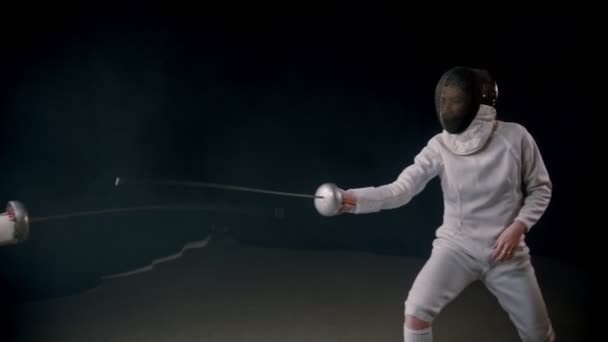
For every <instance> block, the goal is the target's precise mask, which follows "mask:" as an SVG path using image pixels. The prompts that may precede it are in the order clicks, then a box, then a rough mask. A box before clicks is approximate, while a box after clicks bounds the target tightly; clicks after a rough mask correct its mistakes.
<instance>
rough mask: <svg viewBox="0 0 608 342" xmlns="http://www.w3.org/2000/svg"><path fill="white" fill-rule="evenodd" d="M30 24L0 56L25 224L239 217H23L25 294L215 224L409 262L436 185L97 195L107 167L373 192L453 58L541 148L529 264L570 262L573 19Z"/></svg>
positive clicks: (108, 180) (5, 126)
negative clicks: (544, 194) (331, 193)
mask: <svg viewBox="0 0 608 342" xmlns="http://www.w3.org/2000/svg"><path fill="white" fill-rule="evenodd" d="M40 13H41V14H38V15H34V16H33V17H30V18H29V20H28V21H27V24H24V25H22V26H21V28H20V30H18V31H19V32H17V33H16V34H15V35H12V36H11V37H10V38H9V39H8V41H7V42H6V46H7V49H6V53H5V54H4V55H3V56H2V59H1V62H2V64H1V68H2V69H1V70H2V75H3V76H2V78H1V83H0V87H1V89H2V90H3V91H2V98H1V100H2V102H1V103H0V113H1V115H2V119H1V120H2V121H1V127H2V133H1V134H0V142H1V143H2V146H3V147H4V151H3V153H2V157H1V158H2V177H1V179H0V189H2V192H1V193H0V200H3V201H4V202H7V201H8V200H13V199H17V200H21V201H23V202H24V203H25V204H26V205H27V206H28V209H29V210H30V215H31V216H33V217H37V216H44V215H50V214H58V213H67V212H73V211H82V210H96V209H104V208H113V207H119V206H133V205H144V204H158V203H207V204H218V203H219V204H222V205H227V206H230V207H231V208H232V209H233V210H250V211H254V212H256V213H257V216H255V215H254V216H255V217H249V216H247V215H245V214H239V213H234V212H232V213H218V212H213V211H202V212H192V211H188V212H182V211H180V212H179V213H176V212H150V213H137V214H133V215H130V214H120V215H109V216H89V217H86V218H79V219H72V220H65V221H56V222H48V223H40V224H33V225H32V236H31V238H30V240H29V241H28V242H27V243H24V244H22V245H19V246H13V247H5V248H3V249H2V250H0V260H2V263H3V265H2V267H3V269H2V271H3V272H5V274H8V273H17V274H19V277H21V278H18V279H26V280H27V281H24V282H21V283H19V282H17V283H15V284H13V286H15V287H28V286H29V287H33V288H39V290H40V291H42V290H41V288H42V287H43V286H41V285H40V281H41V280H40V279H47V277H53V278H54V279H60V280H57V283H56V285H57V288H59V289H61V291H63V290H65V288H66V287H68V288H69V287H70V284H71V283H70V281H72V279H73V277H80V279H81V280H82V279H85V281H81V282H80V283H79V284H80V285H82V284H83V283H86V284H93V283H95V282H96V281H97V280H96V279H97V278H96V277H97V276H99V274H100V273H103V272H111V271H116V270H122V269H126V268H128V267H130V266H133V265H139V264H138V263H139V262H142V263H144V262H148V261H149V260H150V259H152V258H154V257H158V256H160V255H163V254H167V253H171V252H172V251H174V250H175V249H176V248H180V247H181V246H182V245H183V243H185V242H186V241H189V240H192V239H198V238H201V237H204V236H205V234H207V233H208V232H209V231H210V230H211V229H213V228H212V227H219V226H221V227H228V228H226V229H229V230H230V231H229V233H228V234H231V235H232V236H234V237H236V238H238V239H241V240H242V241H246V242H251V243H259V244H264V245H273V246H290V247H301V248H344V249H358V250H368V251H373V252H379V253H394V254H403V255H414V256H424V255H427V254H428V253H429V252H430V247H431V245H430V242H431V240H432V238H433V234H434V229H435V228H436V227H437V225H438V224H440V220H441V210H442V207H441V190H440V188H439V184H438V181H437V180H434V181H432V182H431V183H430V184H429V185H428V188H427V190H426V191H425V192H423V193H421V194H420V195H419V196H417V197H416V198H415V199H414V200H413V201H412V202H411V203H410V204H409V205H408V206H406V207H403V208H400V209H398V210H392V211H390V212H382V213H379V214H375V215H366V216H357V217H352V216H348V217H347V216H341V217H338V218H331V219H326V218H321V217H320V216H319V215H318V214H317V213H316V211H315V210H314V207H313V206H312V201H311V200H307V199H295V198H275V197H271V196H266V195H258V194H243V193H234V192H230V193H226V192H218V191H213V190H194V189H183V188H179V189H157V188H149V187H136V188H133V187H132V188H125V189H120V188H119V189H117V188H115V187H114V186H113V185H114V180H115V177H117V176H125V177H151V178H163V179H179V180H191V181H207V182H216V183H225V184H234V185H241V186H248V187H257V188H264V189H271V190H277V191H286V192H302V193H310V194H312V193H314V191H315V190H316V188H317V187H318V186H319V185H320V184H322V183H324V182H335V183H337V184H338V185H339V186H341V187H344V188H349V187H360V186H370V185H382V184H384V183H387V182H390V181H392V180H393V179H394V178H396V177H397V175H398V174H399V173H400V171H401V170H402V169H403V168H404V167H406V166H407V165H409V164H410V163H411V162H412V161H413V158H414V157H415V155H416V153H417V152H418V151H419V150H420V149H421V148H422V147H423V146H424V144H426V142H427V140H428V139H429V138H430V137H432V136H433V135H434V134H435V133H436V132H438V131H439V129H440V126H439V123H438V122H437V121H436V118H435V113H434V107H433V92H434V86H435V82H436V81H437V80H438V78H439V77H440V75H441V74H442V73H443V72H444V71H445V70H447V69H448V68H450V67H452V66H454V65H471V66H477V67H482V68H487V69H489V70H490V71H491V72H493V74H494V75H495V77H496V78H497V79H498V82H499V91H500V100H499V101H500V102H499V108H498V115H499V119H501V120H505V121H516V122H519V123H521V124H523V125H524V126H526V127H527V128H528V129H529V131H530V132H531V133H532V134H533V136H534V137H535V138H536V141H537V143H538V145H539V147H540V149H541V152H542V154H543V157H544V160H545V162H546V165H547V167H548V169H549V172H550V174H551V176H552V180H553V182H554V197H553V201H552V203H551V205H550V207H549V209H548V211H547V212H546V214H545V216H544V217H543V218H542V220H541V221H540V222H539V223H538V225H537V226H536V227H535V228H534V230H533V231H532V232H531V233H530V235H529V236H528V243H529V244H530V246H531V249H532V253H533V254H537V255H544V256H549V257H553V258H558V259H562V260H568V261H571V260H574V261H580V260H583V258H584V257H585V256H586V255H587V254H586V253H585V249H584V247H583V246H582V245H583V241H584V239H586V237H584V236H581V235H580V234H573V231H574V230H578V229H579V226H580V225H581V224H582V223H581V212H582V210H583V205H582V204H581V203H580V202H578V203H577V202H576V201H574V202H573V200H572V199H573V198H577V197H579V196H581V194H582V193H581V191H582V190H581V188H580V186H579V184H578V182H577V180H579V179H581V178H582V177H584V171H583V169H582V168H581V165H583V164H584V163H585V161H586V160H587V158H586V157H587V154H585V153H587V152H582V151H583V150H581V148H582V147H584V146H586V143H587V140H586V139H587V134H586V130H585V127H584V122H582V121H579V120H576V117H578V116H581V115H585V114H583V113H581V107H580V104H581V102H584V100H583V99H584V96H583V95H584V89H582V88H581V87H580V86H578V85H579V84H580V83H581V82H582V79H581V77H582V75H581V73H580V56H581V55H580V54H579V53H578V52H580V51H581V50H582V49H584V48H585V46H586V44H587V43H586V41H585V40H581V39H580V36H579V33H578V32H579V31H577V27H578V26H577V25H579V24H580V23H581V22H582V21H584V19H583V18H580V17H576V16H573V15H569V16H566V15H564V16H558V15H546V16H536V15H530V16H522V17H519V18H518V19H517V20H514V19H513V18H510V19H509V20H501V19H496V20H495V21H493V22H491V21H487V22H485V21H480V20H478V19H477V18H478V17H476V16H475V15H473V14H470V15H469V16H464V17H460V21H453V20H452V19H451V18H452V17H450V16H447V15H445V16H438V15H429V16H428V17H424V16H421V17H419V18H416V16H415V15H413V14H408V15H407V16H405V17H404V16H403V15H401V14H399V12H395V11H387V12H383V11H382V10H376V11H370V12H368V11H366V10H360V11H357V10H352V11H344V12H341V14H340V15H337V14H336V15H331V14H327V15H315V16H304V15H299V16H296V15H293V14H292V15H287V14H286V15H277V16H272V15H270V14H255V15H249V16H245V15H227V14H226V13H223V15H220V14H218V13H217V12H209V11H203V10H201V11H200V12H195V11H192V12H189V13H185V12H184V13H177V12H175V11H167V10H162V11H161V10H160V9H149V8H147V9H144V8H135V7H133V8H123V9H118V10H117V9H115V8H113V9H106V8H104V7H103V6H97V7H93V8H89V9H84V8H72V9H71V10H69V11H68V10H66V11H65V12H64V13H63V14H58V15H55V16H52V17H51V16H45V15H44V14H42V13H43V12H40ZM256 13H257V12H256ZM564 132H568V133H567V136H565V135H564ZM275 208H282V212H283V213H284V214H282V215H277V214H276V213H275ZM176 217H178V218H179V220H178V221H176ZM176 222H178V223H176ZM573 245H574V246H575V247H573ZM572 248H575V249H576V251H577V252H576V253H572V252H571V251H572ZM573 254H575V256H573ZM579 258H580V260H579ZM74 274H77V276H74ZM80 285H78V286H80ZM86 286H88V285H86ZM52 288H53V287H52V286H51V290H48V291H51V292H52V291H54V290H52ZM47 289H48V287H47ZM24 291H26V292H24V293H29V292H27V290H24ZM57 291H60V290H57ZM42 292H44V291H42ZM68 292H69V291H68Z"/></svg>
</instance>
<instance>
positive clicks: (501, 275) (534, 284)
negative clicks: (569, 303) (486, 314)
mask: <svg viewBox="0 0 608 342" xmlns="http://www.w3.org/2000/svg"><path fill="white" fill-rule="evenodd" d="M482 281H483V282H484V284H485V285H486V287H487V288H488V290H489V291H490V292H492V294H494V296H496V298H497V299H498V301H499V303H500V305H501V306H502V308H503V309H504V310H505V311H506V312H507V314H508V315H509V317H510V318H511V321H512V322H513V324H514V325H515V327H516V328H517V331H518V333H519V336H520V338H521V339H522V341H524V342H553V341H555V332H554V330H553V326H552V324H551V320H550V318H549V315H548V311H547V307H546V305H545V300H544V298H543V295H542V293H541V290H540V287H539V284H538V281H537V279H536V274H535V271H534V267H533V266H532V263H531V262H530V255H528V254H523V255H520V256H515V257H514V258H513V259H511V260H509V261H506V262H501V263H497V264H496V265H494V267H492V268H491V269H490V270H488V272H487V273H486V274H485V275H484V276H483V278H482Z"/></svg>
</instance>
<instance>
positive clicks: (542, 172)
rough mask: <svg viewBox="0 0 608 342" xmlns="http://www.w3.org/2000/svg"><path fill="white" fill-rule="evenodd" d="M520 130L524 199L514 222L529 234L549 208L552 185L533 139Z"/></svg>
mask: <svg viewBox="0 0 608 342" xmlns="http://www.w3.org/2000/svg"><path fill="white" fill-rule="evenodd" d="M522 130H523V135H522V141H521V157H522V159H521V161H522V183H523V186H524V190H525V193H526V197H525V199H524V203H523V206H522V207H521V209H520V211H519V213H518V215H517V217H516V218H515V220H517V221H519V222H521V223H523V224H524V225H525V227H526V232H529V231H530V229H532V227H533V226H534V225H535V224H536V223H537V222H538V220H539V219H540V218H541V216H542V215H543V214H544V212H545V210H546V209H547V207H548V206H549V202H550V200H551V194H552V190H553V185H552V182H551V179H550V177H549V173H548V171H547V168H546V166H545V163H544V161H543V158H542V156H541V153H540V150H539V148H538V146H537V144H536V142H535V141H534V138H533V137H532V135H531V134H530V133H529V132H528V131H527V130H526V129H525V128H523V127H522Z"/></svg>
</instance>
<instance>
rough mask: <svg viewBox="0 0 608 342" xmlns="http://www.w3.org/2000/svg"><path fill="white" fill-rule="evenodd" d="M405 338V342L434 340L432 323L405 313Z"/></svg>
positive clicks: (429, 341)
mask: <svg viewBox="0 0 608 342" xmlns="http://www.w3.org/2000/svg"><path fill="white" fill-rule="evenodd" d="M403 340H404V341H405V342H432V341H433V330H432V329H431V323H430V322H427V321H423V320H421V319H418V318H417V317H416V316H412V315H405V325H404V327H403Z"/></svg>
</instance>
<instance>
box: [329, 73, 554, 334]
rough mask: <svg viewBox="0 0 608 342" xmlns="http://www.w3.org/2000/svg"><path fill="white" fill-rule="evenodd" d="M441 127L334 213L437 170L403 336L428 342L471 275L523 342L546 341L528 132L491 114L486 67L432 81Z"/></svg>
mask: <svg viewBox="0 0 608 342" xmlns="http://www.w3.org/2000/svg"><path fill="white" fill-rule="evenodd" d="M435 94H436V95H435V103H436V109H437V114H438V119H439V121H440V122H441V124H442V126H443V128H444V130H443V131H442V132H441V133H439V134H437V135H435V136H434V137H432V138H431V139H430V140H429V141H428V143H427V144H426V146H425V147H424V148H422V150H421V151H420V152H419V154H418V155H416V156H415V158H414V162H413V163H412V164H411V165H409V166H408V167H406V168H405V169H404V170H403V171H402V172H401V174H400V175H399V176H398V177H397V179H396V180H395V181H394V182H392V183H390V184H385V185H381V186H371V187H365V188H355V189H348V190H346V191H344V190H342V189H340V191H342V196H343V197H344V198H345V199H347V200H349V201H352V202H354V205H349V204H344V205H343V208H341V210H340V212H341V213H342V212H347V213H352V214H364V213H373V212H378V211H380V210H387V209H393V208H398V207H401V206H403V205H405V204H407V203H408V202H409V201H410V200H411V199H412V198H413V197H414V196H415V195H417V194H418V193H420V192H421V191H422V190H423V189H424V188H425V186H426V184H427V183H428V182H429V181H430V180H431V179H433V178H434V177H436V176H439V177H440V180H441V187H442V191H443V198H444V202H443V203H444V214H443V222H442V224H441V226H440V227H438V229H437V231H436V239H435V240H434V241H433V249H432V253H431V256H430V258H429V260H428V261H427V262H426V263H425V265H424V266H423V268H422V269H421V271H420V273H419V274H418V276H417V277H416V279H415V281H414V283H413V285H412V286H411V289H410V291H409V293H408V296H407V299H406V301H405V324H404V330H403V333H404V340H405V342H430V341H432V322H433V320H434V319H435V318H436V317H437V315H438V314H439V313H440V312H441V310H442V309H443V308H444V307H445V306H446V305H448V304H449V303H450V302H451V301H452V300H453V299H454V298H455V297H456V296H458V295H459V294H460V293H461V292H462V291H463V290H464V289H465V288H466V287H467V286H468V285H469V284H471V283H472V282H473V281H476V280H480V281H481V282H483V284H484V285H485V286H486V287H487V288H488V289H489V291H491V292H492V294H494V295H495V296H496V298H497V299H498V302H499V303H500V305H501V306H502V308H503V309H504V310H505V311H506V312H507V313H508V315H509V317H510V319H511V321H512V322H513V324H514V325H515V327H516V328H517V331H518V333H519V336H520V337H521V339H522V341H525V342H533V341H534V342H540V341H543V342H547V341H553V340H554V339H555V333H554V331H553V327H552V324H551V321H550V319H549V316H548V312H547V309H546V305H545V302H544V299H543V295H542V293H541V290H540V287H539V284H538V282H537V279H536V276H535V271H534V268H533V266H532V264H531V263H530V254H529V249H528V247H527V245H526V242H525V234H526V233H527V232H529V231H530V230H531V229H532V228H533V227H534V225H535V224H536V223H537V222H538V220H539V219H540V218H541V216H542V215H543V213H544V212H545V210H546V208H547V206H548V205H549V201H550V199H551V192H552V183H551V180H550V177H549V174H548V172H547V169H546V167H545V164H544V162H543V159H542V157H541V154H540V152H539V149H538V147H537V145H536V143H535V140H534V139H533V137H532V135H531V134H530V132H528V131H527V130H526V128H524V127H523V126H522V125H520V124H517V123H512V122H504V121H499V120H497V119H496V108H495V100H496V97H497V87H496V83H495V82H494V80H493V79H492V77H491V75H490V74H489V73H488V72H487V71H486V70H479V69H472V68H466V67H455V68H452V69H450V70H448V71H447V72H446V73H445V74H444V75H443V76H442V77H441V79H440V81H439V83H438V84H437V88H436V92H435Z"/></svg>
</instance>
